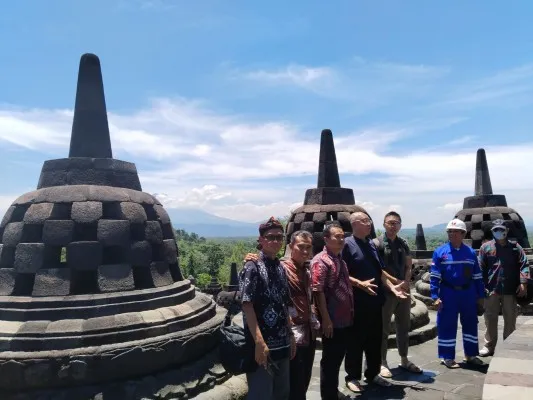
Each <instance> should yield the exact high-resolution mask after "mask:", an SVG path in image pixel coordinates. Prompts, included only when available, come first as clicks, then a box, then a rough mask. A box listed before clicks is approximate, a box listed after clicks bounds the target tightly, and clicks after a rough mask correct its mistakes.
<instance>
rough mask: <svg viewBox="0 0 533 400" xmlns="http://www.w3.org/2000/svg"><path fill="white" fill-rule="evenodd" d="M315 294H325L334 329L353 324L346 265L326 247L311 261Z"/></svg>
mask: <svg viewBox="0 0 533 400" xmlns="http://www.w3.org/2000/svg"><path fill="white" fill-rule="evenodd" d="M311 278H312V289H313V292H323V293H324V297H325V298H326V306H327V309H328V314H329V318H330V319H331V322H332V324H333V327H334V328H346V327H348V326H351V325H352V324H353V293H352V285H351V284H350V275H349V274H348V268H347V267H346V263H345V262H344V260H342V258H340V256H337V255H334V254H332V253H331V252H329V251H328V250H327V248H326V247H324V250H322V251H321V252H320V253H318V254H317V255H316V256H315V257H314V258H313V260H312V261H311Z"/></svg>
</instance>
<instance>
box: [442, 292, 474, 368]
mask: <svg viewBox="0 0 533 400" xmlns="http://www.w3.org/2000/svg"><path fill="white" fill-rule="evenodd" d="M440 299H441V301H442V308H441V310H440V311H439V312H438V314H437V331H438V343H439V358H441V359H449V360H455V343H456V338H457V316H459V318H460V320H461V326H462V328H463V347H464V353H465V355H466V356H467V357H474V356H477V355H479V345H478V338H477V324H478V316H477V294H476V291H475V287H474V286H473V285H472V286H471V287H470V288H469V289H467V290H455V289H452V288H449V287H446V286H441V288H440Z"/></svg>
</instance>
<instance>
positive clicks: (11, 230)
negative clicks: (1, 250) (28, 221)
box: [2, 222, 24, 246]
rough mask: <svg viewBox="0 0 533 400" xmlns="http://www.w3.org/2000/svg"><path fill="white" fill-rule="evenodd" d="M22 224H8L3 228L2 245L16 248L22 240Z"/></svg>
mask: <svg viewBox="0 0 533 400" xmlns="http://www.w3.org/2000/svg"><path fill="white" fill-rule="evenodd" d="M23 229H24V222H10V223H9V224H7V225H6V226H5V228H4V235H3V236H2V243H3V245H4V246H16V245H17V244H18V243H20V241H21V240H22V232H23Z"/></svg>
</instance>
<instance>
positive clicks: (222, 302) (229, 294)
mask: <svg viewBox="0 0 533 400" xmlns="http://www.w3.org/2000/svg"><path fill="white" fill-rule="evenodd" d="M234 299H235V303H234V301H233V300H234ZM240 300H241V297H240V292H239V276H238V274H237V263H231V270H230V281H229V285H228V286H227V287H226V289H225V290H223V291H221V292H220V293H219V294H218V296H217V304H218V305H219V306H222V307H225V308H226V309H229V307H230V306H231V305H232V304H233V305H234V307H236V309H240Z"/></svg>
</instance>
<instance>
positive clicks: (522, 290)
mask: <svg viewBox="0 0 533 400" xmlns="http://www.w3.org/2000/svg"><path fill="white" fill-rule="evenodd" d="M516 295H517V296H518V297H526V296H527V285H526V284H525V283H521V284H520V285H519V286H518V289H516Z"/></svg>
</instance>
